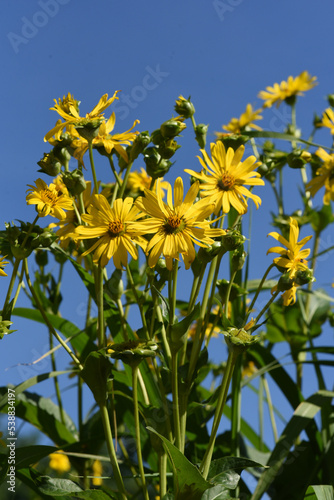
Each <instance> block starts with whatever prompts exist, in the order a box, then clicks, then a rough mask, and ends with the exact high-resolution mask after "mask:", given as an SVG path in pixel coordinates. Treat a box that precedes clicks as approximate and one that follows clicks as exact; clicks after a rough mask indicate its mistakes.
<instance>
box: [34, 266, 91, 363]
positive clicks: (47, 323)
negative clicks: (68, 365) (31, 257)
mask: <svg viewBox="0 0 334 500" xmlns="http://www.w3.org/2000/svg"><path fill="white" fill-rule="evenodd" d="M24 273H25V275H26V280H27V285H28V287H29V290H30V293H31V295H32V296H33V298H34V301H35V303H36V306H37V308H38V310H39V312H40V313H41V315H42V318H43V320H44V322H45V324H46V326H47V327H48V329H49V330H50V331H51V333H52V335H53V336H54V337H56V339H57V340H58V342H59V343H60V344H61V345H62V347H63V348H64V349H65V351H66V352H67V353H68V354H69V355H70V356H71V358H72V359H73V361H74V363H75V364H76V365H77V367H78V368H79V369H80V370H82V369H83V366H82V365H81V363H80V361H79V360H78V358H77V357H76V355H75V354H74V353H73V352H72V351H71V349H70V348H69V346H68V345H67V343H66V342H64V341H63V339H62V338H61V337H60V336H59V335H58V333H57V332H56V330H55V329H54V328H53V326H52V324H51V323H50V321H49V319H48V317H47V315H46V313H45V311H44V308H43V306H42V304H41V303H40V300H39V298H38V295H37V294H36V292H35V290H34V288H33V285H32V283H31V280H30V276H29V269H28V261H27V259H24Z"/></svg>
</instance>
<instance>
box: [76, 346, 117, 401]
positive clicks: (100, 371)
mask: <svg viewBox="0 0 334 500" xmlns="http://www.w3.org/2000/svg"><path fill="white" fill-rule="evenodd" d="M111 369H112V364H111V363H110V362H109V361H108V359H107V358H106V357H105V356H104V355H103V354H102V353H101V352H96V351H94V352H91V353H90V354H89V355H88V357H87V359H86V361H85V365H84V368H83V370H82V371H81V373H80V375H81V377H82V378H83V379H84V381H85V382H86V384H87V385H88V387H89V388H90V390H91V391H92V393H93V395H94V398H95V401H96V402H97V404H98V405H99V406H100V405H102V404H103V403H104V402H105V401H106V398H107V393H108V388H107V383H108V378H109V375H110V373H111Z"/></svg>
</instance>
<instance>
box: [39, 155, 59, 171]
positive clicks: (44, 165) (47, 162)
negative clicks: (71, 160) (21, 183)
mask: <svg viewBox="0 0 334 500" xmlns="http://www.w3.org/2000/svg"><path fill="white" fill-rule="evenodd" d="M37 165H39V166H40V167H41V170H38V172H44V173H45V174H47V175H51V176H52V177H55V176H57V175H58V174H59V172H60V171H61V163H60V161H59V160H58V158H56V157H55V155H54V153H53V151H50V153H44V156H43V158H42V159H41V160H40V161H38V162H37Z"/></svg>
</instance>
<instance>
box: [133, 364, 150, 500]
mask: <svg viewBox="0 0 334 500" xmlns="http://www.w3.org/2000/svg"><path fill="white" fill-rule="evenodd" d="M137 381H138V365H137V366H134V367H132V390H133V406H134V419H135V431H136V448H137V457H138V468H139V473H140V476H141V480H142V488H143V494H144V497H145V500H149V496H148V491H147V486H146V479H145V472H144V465H143V457H142V453H141V442H140V423H139V410H138V390H137V389H138V387H137V385H138V384H137Z"/></svg>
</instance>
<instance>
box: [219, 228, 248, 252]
mask: <svg viewBox="0 0 334 500" xmlns="http://www.w3.org/2000/svg"><path fill="white" fill-rule="evenodd" d="M245 240H246V238H245V236H243V235H242V234H241V233H240V231H238V230H237V229H232V230H227V231H226V234H224V235H223V236H222V237H221V244H222V247H223V248H224V250H225V251H226V252H230V251H231V250H236V249H237V248H238V247H239V246H240V245H242V244H243V243H244V241H245Z"/></svg>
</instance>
